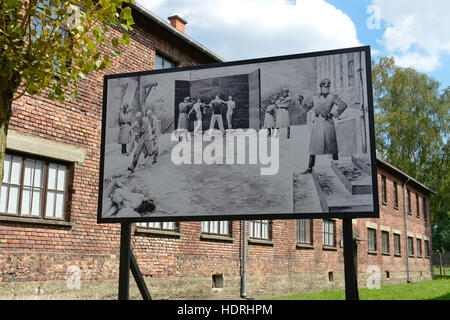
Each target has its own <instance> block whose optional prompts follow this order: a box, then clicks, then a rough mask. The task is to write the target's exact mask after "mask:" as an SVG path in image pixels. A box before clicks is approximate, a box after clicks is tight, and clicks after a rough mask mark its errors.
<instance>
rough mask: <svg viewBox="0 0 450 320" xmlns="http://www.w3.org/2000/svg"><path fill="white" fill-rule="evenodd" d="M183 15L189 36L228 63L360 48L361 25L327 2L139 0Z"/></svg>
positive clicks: (163, 12) (162, 13)
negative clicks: (358, 36) (359, 32)
mask: <svg viewBox="0 0 450 320" xmlns="http://www.w3.org/2000/svg"><path fill="white" fill-rule="evenodd" d="M137 2H138V3H139V4H141V5H143V6H144V7H145V8H147V9H149V10H150V11H152V12H153V13H155V14H157V15H159V16H160V17H164V18H165V17H168V16H170V15H173V14H179V15H180V16H181V17H183V18H184V19H186V20H187V21H188V25H187V26H186V31H187V34H188V35H189V36H191V37H192V38H194V39H195V40H197V41H199V42H201V43H202V44H203V45H205V46H206V47H208V48H209V49H211V50H213V51H214V52H216V53H217V54H218V55H220V56H222V57H224V58H225V59H226V60H240V59H247V58H258V57H266V56H273V55H284V54H291V53H301V52H308V51H317V50H327V49H336V48H343V47H352V46H359V45H361V43H360V42H359V41H358V39H357V35H356V27H355V25H354V23H353V22H352V20H351V19H350V18H349V17H348V16H347V15H346V14H345V13H343V12H342V11H340V10H338V9H336V8H335V7H334V6H332V5H330V4H328V3H327V2H325V1H324V0H297V1H295V2H293V1H286V0H210V1H204V0H190V1H188V0H170V1H164V0H158V1H157V2H155V1H153V0H137Z"/></svg>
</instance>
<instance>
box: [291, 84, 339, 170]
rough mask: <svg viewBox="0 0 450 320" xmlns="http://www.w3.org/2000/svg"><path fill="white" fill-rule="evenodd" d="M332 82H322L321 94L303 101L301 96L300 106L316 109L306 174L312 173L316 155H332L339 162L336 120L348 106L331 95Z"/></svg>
mask: <svg viewBox="0 0 450 320" xmlns="http://www.w3.org/2000/svg"><path fill="white" fill-rule="evenodd" d="M330 86H331V81H330V79H328V78H325V79H323V80H322V81H320V84H319V87H320V93H319V94H318V95H315V96H313V97H309V98H307V99H305V100H304V99H303V96H302V95H299V97H298V99H299V102H300V106H301V107H303V109H304V110H305V111H306V112H308V111H309V110H311V109H312V108H314V115H313V116H314V118H313V122H312V130H311V140H310V145H309V154H310V156H309V164H308V168H307V169H306V170H305V171H304V172H303V173H304V174H308V173H312V170H313V167H314V164H315V161H316V155H322V154H331V155H332V158H333V160H338V145H337V140H336V129H335V127H334V118H338V117H340V115H341V114H342V113H343V112H344V111H345V109H346V108H347V104H346V103H345V102H344V101H343V100H342V99H341V98H339V97H338V96H337V95H336V94H331V93H330ZM334 105H336V106H337V107H338V108H337V110H336V112H335V113H334V114H333V113H332V112H331V110H332V109H333V106H334Z"/></svg>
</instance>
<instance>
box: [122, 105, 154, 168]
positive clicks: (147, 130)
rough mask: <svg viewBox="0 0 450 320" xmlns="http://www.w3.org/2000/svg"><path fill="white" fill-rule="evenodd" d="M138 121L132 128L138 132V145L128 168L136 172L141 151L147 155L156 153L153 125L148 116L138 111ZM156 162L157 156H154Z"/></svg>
mask: <svg viewBox="0 0 450 320" xmlns="http://www.w3.org/2000/svg"><path fill="white" fill-rule="evenodd" d="M135 117H136V122H135V123H134V124H133V128H132V130H134V131H135V132H136V139H137V147H136V150H135V152H134V155H133V161H132V163H131V165H130V166H129V167H128V168H127V169H128V170H129V171H131V172H134V169H135V168H136V166H137V163H138V161H139V157H140V156H141V153H142V152H144V155H145V157H147V156H149V155H154V154H153V151H154V141H153V140H154V136H153V134H152V125H151V123H150V120H149V119H148V118H147V117H143V116H142V113H141V112H139V111H138V112H136V115H135ZM155 162H156V158H155V157H154V158H153V163H155Z"/></svg>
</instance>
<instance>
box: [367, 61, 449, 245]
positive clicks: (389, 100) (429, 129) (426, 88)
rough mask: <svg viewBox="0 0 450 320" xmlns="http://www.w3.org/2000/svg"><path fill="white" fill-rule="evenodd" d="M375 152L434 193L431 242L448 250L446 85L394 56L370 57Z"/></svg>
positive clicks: (447, 95) (447, 114)
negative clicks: (402, 64)
mask: <svg viewBox="0 0 450 320" xmlns="http://www.w3.org/2000/svg"><path fill="white" fill-rule="evenodd" d="M372 71H373V73H372V78H373V90H374V105H375V130H376V143H377V154H378V156H380V157H381V158H383V159H385V160H386V161H387V162H389V163H391V164H392V165H394V166H396V167H398V168H400V169H401V170H403V171H404V172H406V173H407V174H408V175H410V176H412V177H414V178H415V179H417V180H418V181H420V182H422V183H423V184H425V185H426V186H428V187H429V188H431V189H433V190H434V191H436V192H437V195H436V196H434V197H433V198H432V201H431V213H432V223H433V247H434V248H435V249H437V248H444V249H446V250H447V251H448V250H450V234H449V233H450V232H449V227H450V198H449V195H450V167H449V146H448V138H449V124H450V121H449V120H450V119H449V107H450V87H447V88H445V89H444V90H443V91H442V92H440V91H439V87H440V83H439V82H438V81H436V80H434V79H432V78H430V77H428V76H427V75H425V74H422V73H419V72H417V71H416V70H414V69H412V68H400V67H398V66H396V65H395V61H394V59H393V58H382V59H380V61H379V63H378V64H375V63H374V62H372Z"/></svg>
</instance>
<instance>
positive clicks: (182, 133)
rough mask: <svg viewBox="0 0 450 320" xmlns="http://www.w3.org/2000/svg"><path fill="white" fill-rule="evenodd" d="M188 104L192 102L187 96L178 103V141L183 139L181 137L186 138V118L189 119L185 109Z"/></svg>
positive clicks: (190, 104)
mask: <svg viewBox="0 0 450 320" xmlns="http://www.w3.org/2000/svg"><path fill="white" fill-rule="evenodd" d="M190 106H192V103H191V102H189V97H186V98H184V100H183V101H182V102H180V104H179V105H178V110H179V115H178V127H177V134H178V139H179V140H180V141H181V140H182V139H183V137H185V138H187V129H188V120H189V116H188V114H187V109H188V108H189V107H190ZM191 111H192V110H191ZM189 114H190V113H189Z"/></svg>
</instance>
